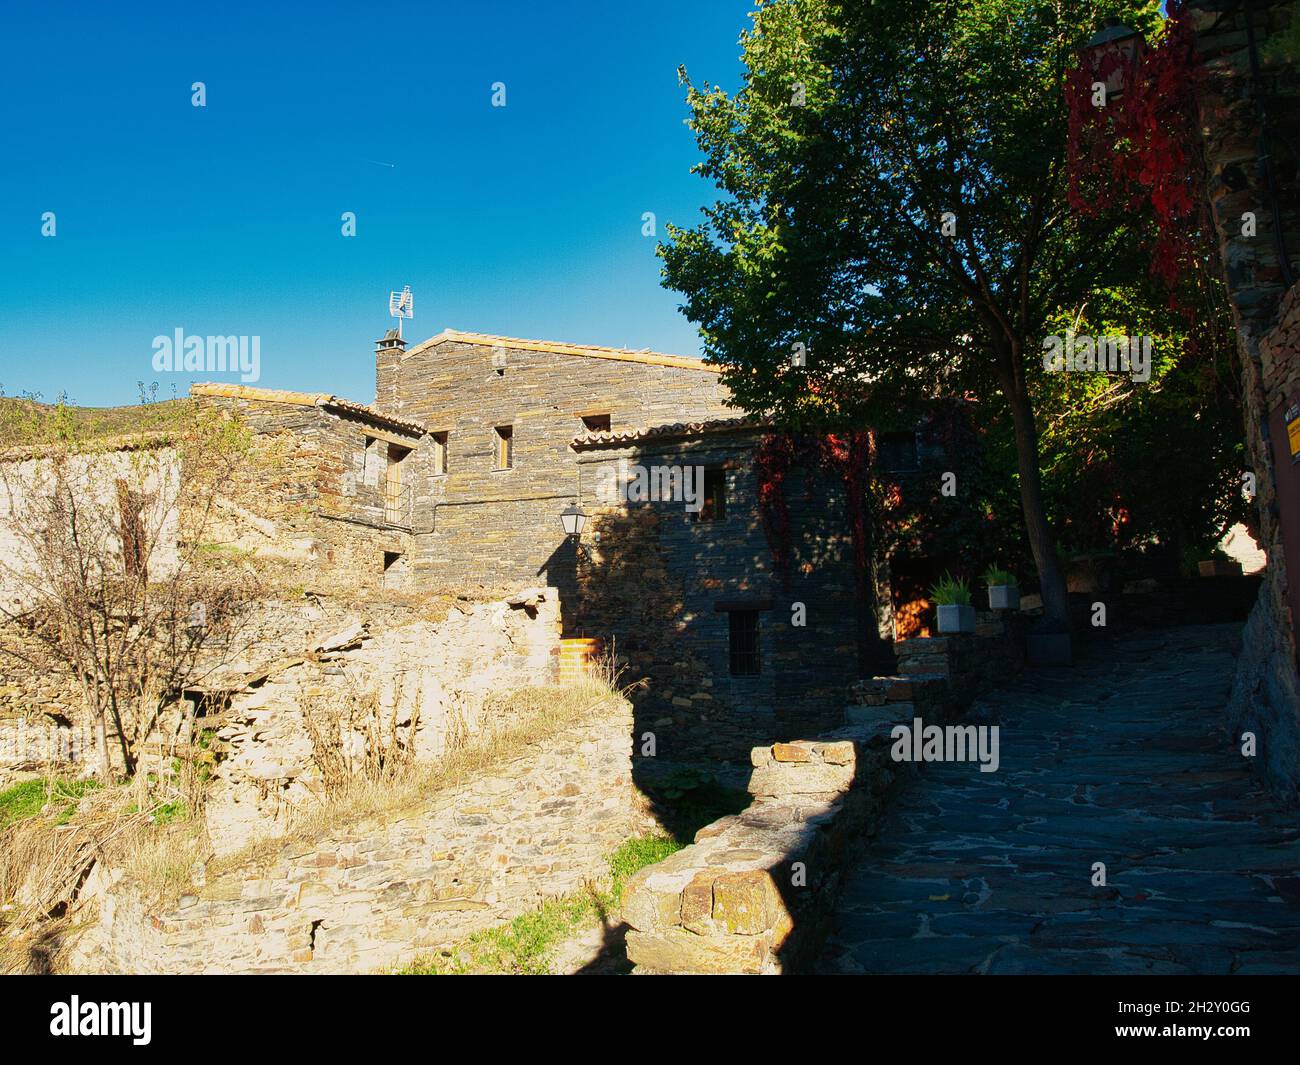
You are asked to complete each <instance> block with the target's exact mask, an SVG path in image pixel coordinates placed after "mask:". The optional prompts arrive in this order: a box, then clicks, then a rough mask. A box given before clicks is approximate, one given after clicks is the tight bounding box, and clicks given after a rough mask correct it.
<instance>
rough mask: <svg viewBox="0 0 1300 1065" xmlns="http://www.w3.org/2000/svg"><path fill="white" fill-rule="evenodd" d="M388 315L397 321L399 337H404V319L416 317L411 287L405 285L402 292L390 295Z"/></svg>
mask: <svg viewBox="0 0 1300 1065" xmlns="http://www.w3.org/2000/svg"><path fill="white" fill-rule="evenodd" d="M388 315H389V317H390V318H396V319H397V336H398V339H401V336H402V319H403V318H414V317H415V297H414V296H412V295H411V286H410V285H405V286H403V288H402V291H401V292H390V293H389V294H388Z"/></svg>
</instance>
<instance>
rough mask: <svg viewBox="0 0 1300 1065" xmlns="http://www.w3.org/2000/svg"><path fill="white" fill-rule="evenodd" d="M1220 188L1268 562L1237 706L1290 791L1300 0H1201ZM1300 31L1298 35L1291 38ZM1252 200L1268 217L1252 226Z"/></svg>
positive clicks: (1268, 772) (1237, 723) (1294, 771)
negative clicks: (1295, 53)
mask: <svg viewBox="0 0 1300 1065" xmlns="http://www.w3.org/2000/svg"><path fill="white" fill-rule="evenodd" d="M1189 7H1190V11H1191V15H1192V18H1193V25H1194V27H1195V30H1196V44H1197V51H1198V53H1199V54H1200V56H1201V57H1202V58H1203V60H1204V62H1205V66H1206V70H1207V72H1208V74H1209V77H1208V78H1207V80H1206V86H1205V89H1204V91H1203V92H1202V94H1201V96H1200V99H1199V101H1198V102H1199V106H1200V117H1201V123H1200V125H1201V131H1202V137H1203V143H1202V147H1203V151H1204V154H1205V161H1206V167H1207V171H1208V186H1207V189H1206V195H1207V197H1208V200H1209V203H1210V207H1211V210H1212V212H1213V219H1214V224H1215V228H1216V231H1217V235H1218V238H1219V250H1220V256H1221V259H1222V263H1223V274H1224V278H1225V281H1226V283H1227V288H1228V296H1229V299H1230V300H1231V303H1232V313H1233V318H1234V322H1235V325H1236V328H1237V338H1238V349H1239V354H1240V361H1241V367H1242V402H1243V407H1244V410H1243V414H1244V420H1245V428H1246V444H1247V449H1248V457H1249V461H1250V469H1249V471H1245V472H1249V473H1250V474H1251V475H1252V476H1253V478H1254V482H1255V488H1256V492H1255V503H1256V507H1257V512H1258V517H1259V525H1258V527H1259V531H1260V536H1259V546H1260V548H1261V549H1262V550H1263V551H1264V552H1265V554H1266V556H1267V559H1268V563H1267V568H1266V569H1265V571H1264V575H1263V577H1264V579H1263V584H1262V586H1261V588H1260V594H1259V599H1258V601H1257V603H1256V604H1255V608H1254V610H1253V611H1252V612H1251V616H1250V619H1249V621H1248V622H1247V625H1246V629H1245V633H1244V635H1243V648H1242V654H1241V656H1240V658H1239V660H1238V670H1237V676H1236V680H1235V683H1234V685H1233V691H1232V698H1231V701H1230V705H1229V727H1230V728H1231V729H1232V732H1233V734H1234V739H1235V740H1236V742H1238V743H1240V742H1242V737H1243V736H1244V734H1245V733H1247V732H1250V733H1253V734H1254V735H1255V737H1256V740H1257V742H1258V762H1259V764H1260V766H1261V768H1262V769H1263V771H1264V775H1265V777H1266V779H1267V781H1268V783H1269V785H1270V786H1271V787H1272V788H1273V790H1274V791H1276V792H1277V793H1279V794H1281V795H1284V796H1286V797H1288V798H1294V797H1295V796H1296V795H1297V794H1300V654H1298V653H1297V623H1298V622H1300V578H1298V577H1297V576H1296V574H1297V573H1300V280H1298V278H1300V175H1298V174H1297V168H1296V157H1295V151H1296V145H1298V144H1300V82H1298V81H1297V79H1296V76H1295V69H1294V65H1293V64H1292V63H1289V62H1287V61H1286V59H1285V58H1284V53H1285V48H1284V47H1282V48H1280V47H1279V46H1280V45H1282V43H1283V37H1284V34H1286V33H1287V32H1288V30H1290V31H1291V32H1292V34H1294V21H1295V19H1296V18H1298V17H1300V3H1297V2H1296V0H1284V2H1282V3H1276V4H1269V5H1253V4H1241V5H1224V4H1220V3H1213V2H1210V0H1193V2H1192V3H1191V4H1190V5H1189ZM1291 40H1294V36H1292V37H1291ZM1247 212H1250V213H1251V215H1253V217H1254V218H1255V219H1256V220H1257V226H1256V227H1255V228H1254V229H1251V228H1250V227H1246V226H1244V225H1243V219H1244V218H1245V217H1246V214H1247Z"/></svg>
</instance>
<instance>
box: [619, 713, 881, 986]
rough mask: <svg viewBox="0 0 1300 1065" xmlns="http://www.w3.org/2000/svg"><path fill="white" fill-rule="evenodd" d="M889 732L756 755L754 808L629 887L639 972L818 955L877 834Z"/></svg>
mask: <svg viewBox="0 0 1300 1065" xmlns="http://www.w3.org/2000/svg"><path fill="white" fill-rule="evenodd" d="M888 728H889V727H888V725H865V726H853V727H850V728H847V729H841V730H838V731H836V732H834V733H832V734H830V735H828V736H827V737H826V738H824V739H822V740H815V741H803V740H801V741H796V742H795V743H790V744H774V745H773V746H771V747H757V748H755V749H754V751H753V754H752V761H753V764H754V773H753V776H752V778H751V780H750V785H749V790H750V794H751V795H753V796H754V803H753V805H751V806H750V807H749V809H748V810H746V811H745V812H744V813H742V814H739V815H737V816H735V817H725V818H723V819H722V820H720V821H715V822H714V823H713V824H711V825H709V826H707V827H706V828H703V829H701V830H700V832H699V833H698V834H697V835H696V842H695V843H694V844H692V845H691V846H689V847H686V848H685V849H683V850H680V851H678V852H677V853H676V854H674V855H672V856H670V857H669V858H667V859H665V860H664V861H662V862H659V863H658V864H656V865H652V866H649V867H647V868H646V869H642V870H641V871H640V872H638V873H637V874H636V875H634V876H633V877H632V878H631V879H630V880H629V881H628V883H627V886H626V888H625V889H624V892H623V919H624V920H625V921H626V922H627V924H628V925H629V926H630V930H629V932H628V934H627V955H628V958H629V959H630V960H631V961H632V962H633V963H634V964H635V965H636V967H637V968H638V970H641V971H648V972H664V973H750V974H759V973H777V972H783V971H790V970H797V969H799V968H800V967H801V966H802V965H804V964H805V963H806V962H807V961H808V960H809V959H810V958H811V957H812V956H813V955H815V954H816V951H817V949H818V948H819V947H820V945H821V942H822V940H823V938H824V936H825V931H826V929H825V922H826V919H827V917H828V916H829V914H830V912H831V909H832V906H833V904H834V900H835V897H836V895H837V894H838V892H839V887H840V879H841V877H842V876H843V874H844V871H845V869H846V868H847V863H846V862H844V861H843V855H844V851H845V848H846V847H847V846H848V845H849V843H850V842H851V841H852V840H853V839H854V838H855V837H858V836H860V835H862V834H863V833H865V832H870V831H872V830H874V828H875V826H876V825H877V823H878V822H879V819H880V814H881V812H882V811H883V809H884V806H885V802H884V799H885V796H886V794H887V793H888V791H889V790H890V787H891V785H892V784H893V782H894V780H895V779H896V776H897V769H898V768H899V767H896V766H894V765H893V764H892V763H891V762H890V761H889V747H888V739H887V737H888Z"/></svg>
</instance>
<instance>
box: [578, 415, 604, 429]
mask: <svg viewBox="0 0 1300 1065" xmlns="http://www.w3.org/2000/svg"><path fill="white" fill-rule="evenodd" d="M609 426H610V421H609V415H608V414H584V415H583V416H582V427H583V429H584V430H586V431H587V432H589V433H607V432H609Z"/></svg>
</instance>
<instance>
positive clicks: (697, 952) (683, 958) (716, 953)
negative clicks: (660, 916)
mask: <svg viewBox="0 0 1300 1065" xmlns="http://www.w3.org/2000/svg"><path fill="white" fill-rule="evenodd" d="M627 956H628V959H629V960H630V961H631V962H632V963H633V964H634V965H636V966H637V968H639V969H644V970H646V971H647V972H670V973H701V974H707V973H744V974H759V973H765V972H775V971H776V963H775V961H774V959H773V958H772V956H771V939H770V938H769V937H768V936H765V935H757V936H703V935H696V934H695V933H693V932H688V931H686V930H685V929H682V928H668V929H664V930H663V931H659V932H639V931H635V930H634V931H631V932H628V934H627Z"/></svg>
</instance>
